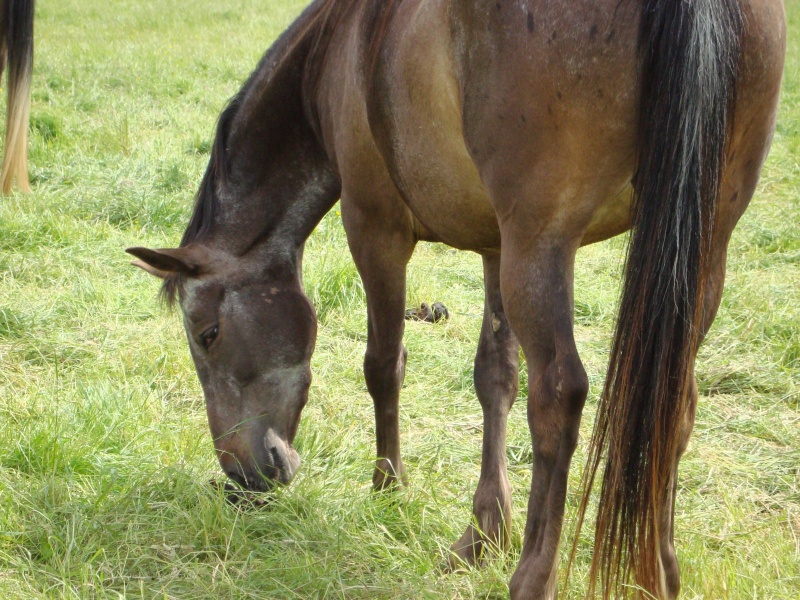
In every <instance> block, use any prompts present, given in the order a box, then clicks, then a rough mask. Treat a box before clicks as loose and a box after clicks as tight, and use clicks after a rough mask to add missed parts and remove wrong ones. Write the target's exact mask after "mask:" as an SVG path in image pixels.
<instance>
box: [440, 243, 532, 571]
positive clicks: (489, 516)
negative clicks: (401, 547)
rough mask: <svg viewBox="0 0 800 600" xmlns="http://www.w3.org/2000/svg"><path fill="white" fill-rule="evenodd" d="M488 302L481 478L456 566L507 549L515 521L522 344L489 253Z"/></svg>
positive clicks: (481, 357) (479, 376) (480, 371)
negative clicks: (510, 457) (513, 426)
mask: <svg viewBox="0 0 800 600" xmlns="http://www.w3.org/2000/svg"><path fill="white" fill-rule="evenodd" d="M483 280H484V289H485V296H486V298H485V303H484V308H483V325H482V326H481V337H480V341H479V343H478V353H477V355H476V356H475V391H476V392H477V395H478V400H479V401H480V403H481V408H482V409H483V453H482V457H481V477H480V480H479V481H478V488H477V490H476V491H475V496H474V498H473V501H472V512H473V517H474V520H473V522H472V523H471V524H470V525H469V526H468V527H467V531H466V532H465V533H464V535H463V536H462V537H461V539H460V540H458V541H457V542H456V543H455V544H453V546H452V547H451V551H452V552H453V556H452V557H451V561H450V562H451V566H453V567H457V566H458V564H459V563H461V562H462V561H463V562H466V563H468V564H474V563H475V562H477V561H478V560H480V557H481V555H482V553H483V551H484V549H485V548H486V547H487V546H488V547H490V548H491V547H496V548H498V549H501V550H505V549H506V548H507V547H508V542H509V535H508V532H509V527H510V524H511V486H510V485H509V483H508V473H507V472H506V421H507V419H508V411H509V410H510V409H511V406H512V405H513V404H514V400H515V399H516V397H517V390H518V387H519V344H518V343H517V338H516V337H515V336H514V334H513V333H512V332H511V328H510V327H509V326H508V321H507V320H506V315H505V311H504V310H503V301H502V298H501V297H500V257H499V256H496V255H494V256H484V258H483Z"/></svg>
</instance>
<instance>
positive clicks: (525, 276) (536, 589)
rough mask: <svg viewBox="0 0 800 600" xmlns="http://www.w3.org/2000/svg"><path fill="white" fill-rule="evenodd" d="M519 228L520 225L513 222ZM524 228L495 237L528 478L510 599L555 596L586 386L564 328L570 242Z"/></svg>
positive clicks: (568, 309) (568, 328) (568, 325)
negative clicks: (518, 352) (523, 404)
mask: <svg viewBox="0 0 800 600" xmlns="http://www.w3.org/2000/svg"><path fill="white" fill-rule="evenodd" d="M520 229H522V228H520ZM526 237H527V232H525V231H517V232H516V235H515V234H513V233H512V234H510V235H507V236H506V237H504V238H503V265H502V269H501V286H502V292H503V304H504V306H505V308H506V314H507V315H508V320H509V323H510V325H511V327H512V329H513V330H514V333H515V334H516V335H517V338H518V339H519V342H520V344H521V346H522V349H523V350H524V352H525V359H526V361H527V364H528V382H529V384H528V385H529V389H528V425H529V427H530V430H531V438H532V441H533V477H532V481H531V494H530V498H529V501H528V517H527V522H526V524H525V542H524V546H523V549H522V556H521V557H520V563H519V566H518V567H517V570H516V572H515V573H514V576H513V577H512V578H511V583H510V586H509V587H510V591H511V597H512V598H519V599H521V598H524V599H526V600H532V599H541V600H544V599H547V600H551V599H554V598H555V597H556V594H557V585H556V580H557V573H558V546H559V541H560V537H561V527H562V524H563V521H564V503H565V499H566V490H567V475H568V473H569V466H570V461H571V459H572V454H573V453H574V451H575V447H576V445H577V442H578V428H579V425H580V419H581V412H582V410H583V406H584V403H585V401H586V395H587V393H588V390H589V381H588V378H587V376H586V371H585V370H584V368H583V365H582V364H581V361H580V358H579V357H578V351H577V349H576V347H575V339H574V337H573V327H572V310H573V309H572V306H573V295H572V286H573V281H572V273H573V263H574V258H575V249H574V246H577V244H574V245H570V242H569V241H567V240H561V241H558V242H557V241H554V240H553V238H549V239H550V241H545V240H547V239H548V238H546V237H545V236H542V238H541V240H542V241H541V242H534V243H531V242H530V240H528V239H526Z"/></svg>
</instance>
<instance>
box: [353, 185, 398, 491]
mask: <svg viewBox="0 0 800 600" xmlns="http://www.w3.org/2000/svg"><path fill="white" fill-rule="evenodd" d="M389 208H390V207H384V206H380V205H379V204H378V203H375V205H374V206H373V207H372V209H371V210H362V209H360V208H359V207H358V206H354V205H350V204H348V203H347V201H346V199H345V198H343V201H342V214H343V218H344V223H345V229H346V230H347V240H348V243H349V245H350V251H351V253H352V255H353V260H354V261H355V263H356V267H357V268H358V271H359V274H360V275H361V280H362V282H363V283H364V291H365V292H366V296H367V351H366V354H365V356H364V378H365V379H366V383H367V389H368V390H369V393H370V395H371V396H372V401H373V404H374V407H375V438H376V441H377V452H378V454H377V461H376V465H375V472H374V474H373V476H372V485H373V487H374V488H375V489H384V488H386V487H388V486H391V485H392V484H394V483H395V482H397V481H402V480H403V478H404V474H405V469H404V467H403V462H402V460H401V459H400V431H399V404H400V388H401V387H402V385H403V378H404V376H405V366H406V349H405V347H404V346H403V329H404V326H405V321H404V317H405V300H406V265H407V264H408V261H409V259H410V258H411V254H412V252H413V250H414V238H413V236H412V234H411V229H410V227H403V225H402V224H403V223H406V222H407V218H406V219H403V218H402V215H400V216H395V215H392V214H386V213H385V212H384V211H388V210H389Z"/></svg>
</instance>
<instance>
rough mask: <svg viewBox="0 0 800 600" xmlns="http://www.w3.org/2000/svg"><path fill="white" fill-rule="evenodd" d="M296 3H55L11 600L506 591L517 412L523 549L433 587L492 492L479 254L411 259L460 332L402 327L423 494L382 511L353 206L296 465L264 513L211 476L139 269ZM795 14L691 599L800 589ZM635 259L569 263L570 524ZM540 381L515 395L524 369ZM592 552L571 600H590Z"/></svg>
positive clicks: (723, 377)
mask: <svg viewBox="0 0 800 600" xmlns="http://www.w3.org/2000/svg"><path fill="white" fill-rule="evenodd" d="M302 5H303V1H302V0H260V1H255V0H237V1H236V2H224V3H222V2H211V1H209V0H198V1H195V2H189V1H188V0H164V1H162V2H133V1H130V0H119V1H117V2H113V3H107V2H99V1H89V0H59V1H58V2H55V1H43V2H41V3H39V6H38V10H37V21H36V44H37V47H36V66H35V72H34V81H33V105H32V121H31V122H32V139H31V164H32V178H33V185H34V193H33V194H32V195H30V196H13V197H10V198H4V199H0V597H2V598H9V599H28V598H120V597H126V598H140V597H141V598H156V597H157V598H181V599H182V598H192V599H200V598H232V599H233V598H237V599H238V598H313V597H330V598H387V599H388V598H443V599H444V598H502V597H505V596H506V595H507V587H506V586H507V581H508V579H509V577H510V575H511V573H512V572H513V569H514V567H515V565H516V562H517V560H518V555H519V550H520V545H521V530H522V526H523V521H524V510H525V506H526V501H527V489H528V486H529V481H530V460H531V451H530V439H529V434H528V431H527V426H526V422H525V410H524V401H521V402H520V403H519V405H518V406H517V407H516V408H515V410H514V411H513V414H512V417H511V420H510V423H509V450H508V456H509V463H510V464H509V469H510V478H511V482H512V486H513V489H514V508H515V514H514V519H515V520H514V523H513V531H512V540H513V548H512V550H511V552H510V553H509V555H508V556H507V557H502V558H496V559H494V560H492V561H490V563H489V564H488V566H487V567H486V568H485V569H483V570H478V571H471V572H468V573H460V574H452V575H448V574H444V573H443V572H442V570H441V569H440V567H441V566H442V565H443V563H444V561H445V556H446V550H447V548H448V546H449V545H450V543H452V542H453V541H454V540H455V539H456V538H457V537H458V536H459V535H460V533H461V532H462V530H463V528H464V527H465V526H466V524H467V521H468V519H469V515H470V507H471V496H472V493H473V491H474V488H475V485H476V483H477V479H478V473H479V459H480V434H481V417H480V410H479V407H478V404H477V401H476V400H475V398H474V390H473V386H472V375H471V364H472V359H473V355H474V351H475V345H476V342H477V338H478V331H479V327H480V315H481V312H482V302H483V294H482V283H481V266H480V261H479V259H478V258H477V257H476V256H474V255H470V254H465V253H459V252H456V251H454V250H451V249H448V248H445V247H439V246H432V245H422V246H421V247H420V248H419V250H418V252H417V254H416V256H415V258H414V261H413V263H412V267H411V270H410V274H409V277H410V279H409V297H408V304H409V306H410V305H413V304H419V303H420V302H421V301H433V300H437V301H442V302H444V303H445V304H446V305H447V306H448V307H449V308H450V310H451V312H452V314H453V317H452V319H451V321H450V322H449V323H447V324H445V325H437V326H429V325H424V324H417V323H410V324H409V325H408V327H407V335H406V343H407V346H408V349H409V365H408V373H407V378H406V385H405V388H404V391H403V408H402V413H401V426H402V438H403V444H404V453H405V454H404V456H405V460H406V464H407V467H408V470H409V475H410V480H409V481H410V484H409V486H408V487H407V488H406V489H403V490H401V491H399V492H397V493H395V494H382V495H376V494H372V493H370V481H371V474H372V461H373V455H374V449H373V420H372V403H371V400H370V398H369V396H368V394H367V392H366V388H365V385H364V382H363V378H362V374H361V361H362V356H363V352H364V346H365V339H366V323H365V307H364V294H363V290H362V287H361V284H360V281H359V279H358V276H357V273H356V271H355V269H354V267H353V265H352V262H351V260H350V257H349V253H348V251H347V247H346V243H345V241H344V235H343V232H342V229H341V225H340V223H339V220H338V216H337V214H336V211H332V212H331V213H330V214H329V215H328V216H327V217H326V218H325V220H324V221H323V223H322V224H321V226H320V228H319V229H318V231H317V232H316V233H315V234H314V236H313V237H312V239H311V240H310V242H309V245H308V251H307V253H306V257H307V258H306V265H305V277H306V285H307V288H308V291H309V295H310V297H311V298H312V300H313V301H314V303H315V305H316V307H317V310H318V312H319V314H320V333H319V340H318V343H317V350H316V354H315V356H314V360H313V365H312V366H313V369H314V374H315V379H314V383H313V386H312V390H311V401H310V403H309V405H308V407H307V408H306V410H305V412H304V416H303V422H302V424H301V429H300V433H299V437H298V440H297V446H298V449H299V451H300V453H301V455H302V456H303V458H304V465H303V467H302V469H301V470H300V473H299V474H298V477H297V479H296V481H295V482H294V483H293V484H292V485H291V486H290V487H288V488H285V489H281V490H278V491H277V493H276V494H275V499H274V502H272V503H271V504H270V505H269V506H268V507H267V508H266V509H264V510H258V511H250V512H239V511H237V510H235V509H233V508H231V507H230V506H229V505H227V504H226V502H225V501H224V498H223V497H222V495H221V493H219V492H218V491H215V490H214V489H213V488H212V486H210V485H209V483H208V482H209V480H211V479H213V478H218V477H219V471H218V467H217V464H216V459H215V457H214V453H213V450H212V444H211V440H210V435H209V433H208V431H207V425H206V419H205V412H204V407H203V400H202V394H201V391H200V388H199V385H198V382H197V379H196V377H195V374H194V369H193V366H192V363H191V360H190V358H189V354H188V351H187V348H186V343H185V341H184V334H183V331H182V328H181V325H180V322H179V318H178V316H177V315H175V314H169V313H166V312H163V311H162V310H161V309H160V308H159V306H158V303H157V301H156V292H157V283H156V282H155V281H154V280H152V279H151V278H149V277H146V276H145V275H144V274H142V273H141V272H140V271H138V270H136V269H133V268H131V267H129V266H128V257H127V255H125V254H124V253H123V251H122V249H123V248H125V247H126V246H129V245H134V244H136V245H148V246H153V247H163V246H171V245H175V244H177V242H178V240H179V239H180V235H181V233H182V230H183V226H184V224H185V223H186V222H187V220H188V215H189V210H190V206H191V201H192V195H193V193H194V191H195V188H196V186H197V185H198V183H199V180H200V176H201V174H202V171H203V169H204V167H205V163H206V162H207V160H208V152H209V148H210V139H211V135H212V131H213V126H214V122H215V119H216V117H217V115H218V113H219V111H220V109H221V107H222V106H223V104H224V102H225V100H226V98H228V97H229V96H230V95H232V94H233V93H234V92H235V91H236V90H237V89H238V86H239V84H240V82H241V81H243V80H244V78H245V77H246V76H247V75H248V73H249V71H250V69H252V68H253V67H254V66H255V64H256V62H257V60H258V58H259V57H260V55H261V54H262V53H263V51H264V50H265V49H266V48H267V46H268V45H269V44H270V43H271V41H272V40H273V39H274V38H275V37H276V36H277V35H278V34H279V33H280V31H282V30H283V29H284V28H285V26H286V25H288V23H289V22H290V21H291V19H292V18H293V17H294V16H295V15H296V14H297V13H298V12H299V11H300V9H301V7H302ZM787 9H788V10H789V12H790V21H791V35H790V37H789V43H790V49H789V58H788V63H787V70H786V80H785V86H784V97H783V105H782V109H781V115H780V119H779V124H778V130H777V133H776V136H775V142H774V146H773V151H772V154H771V156H770V159H769V161H768V163H767V165H766V168H765V170H764V174H763V177H762V181H761V185H760V187H759V190H758V193H757V195H756V197H755V199H754V201H753V203H752V206H751V208H750V210H749V211H748V212H747V213H746V215H745V216H744V218H743V219H742V222H741V224H740V226H739V228H738V229H737V231H736V233H735V235H734V238H733V241H732V243H731V248H730V250H731V252H730V262H729V268H728V281H727V288H726V292H725V296H724V298H723V303H722V308H721V310H720V313H719V316H718V318H717V321H716V323H715V325H714V327H713V329H712V331H711V333H710V335H709V337H708V341H707V343H706V345H705V346H704V348H703V350H702V352H701V356H700V358H699V361H698V366H697V372H698V379H699V384H700V390H701V395H702V398H701V402H700V408H699V414H698V421H697V426H696V429H695V435H694V437H693V439H692V443H691V446H690V449H689V451H688V453H687V456H686V458H685V459H684V461H683V463H682V466H681V479H680V484H681V487H680V492H679V498H678V510H677V532H676V538H677V546H678V553H679V558H680V560H681V564H682V567H683V573H684V576H683V582H684V595H683V597H684V598H742V599H744V598H748V599H749V598H759V599H760V598H786V599H796V598H799V597H800V566H798V565H800V225H799V224H800V164H798V156H800V48H798V39H800V6H798V3H796V2H787ZM622 249H623V242H622V240H612V241H610V242H608V243H605V244H600V245H597V246H593V247H590V248H586V249H585V250H583V251H582V252H581V254H580V259H579V265H578V268H577V274H576V275H577V281H576V337H577V341H578V345H579V349H580V351H581V354H582V357H583V359H584V362H585V365H586V369H587V371H588V373H589V377H590V381H591V396H590V401H589V406H588V407H587V411H586V418H585V419H584V424H583V431H582V438H583V442H582V444H581V446H580V448H579V450H578V453H577V454H576V458H575V461H574V465H575V467H574V469H573V473H572V475H571V489H570V493H569V497H568V510H569V515H568V519H569V518H571V517H572V515H573V512H574V509H575V506H576V503H577V482H578V478H579V475H580V470H581V468H582V465H583V462H584V458H585V453H584V450H585V448H584V445H583V444H584V443H585V440H586V438H587V437H588V434H589V431H590V428H591V421H592V416H593V413H594V406H595V401H596V398H597V395H598V393H599V390H600V386H601V384H602V380H603V374H604V369H605V363H606V356H607V348H608V345H609V336H610V332H611V329H612V326H613V322H614V313H615V309H614V306H615V303H616V298H617V292H618V286H619V272H620V261H621V256H622ZM522 384H523V385H522V391H521V395H520V397H521V398H522V397H523V394H524V391H525V390H526V388H527V386H526V379H525V375H524V374H523V376H522ZM570 522H571V521H570ZM570 522H568V524H567V530H569V528H570V525H569V523H570ZM584 538H585V539H584V540H582V543H581V545H580V547H579V564H578V568H577V570H576V572H575V574H574V577H573V579H572V580H571V582H570V590H569V593H567V594H565V597H569V598H572V597H575V598H577V597H580V592H581V590H582V589H583V585H584V583H585V582H584V578H585V574H586V565H587V557H588V554H589V551H590V542H589V533H588V532H586V533H585V534H584Z"/></svg>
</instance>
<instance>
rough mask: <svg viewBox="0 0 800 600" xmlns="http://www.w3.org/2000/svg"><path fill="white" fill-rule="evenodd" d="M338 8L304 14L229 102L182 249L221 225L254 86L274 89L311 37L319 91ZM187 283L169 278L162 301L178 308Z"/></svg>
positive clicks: (321, 6)
mask: <svg viewBox="0 0 800 600" xmlns="http://www.w3.org/2000/svg"><path fill="white" fill-rule="evenodd" d="M336 4H337V3H336V1H335V0H318V1H317V2H315V3H313V4H312V5H311V6H309V7H308V8H307V9H306V10H305V11H303V13H302V14H301V15H300V16H299V17H298V18H297V20H296V21H295V22H294V23H293V24H292V25H291V26H290V27H289V28H288V29H287V30H286V31H285V32H284V33H283V34H281V36H280V37H279V38H278V40H277V41H276V42H275V43H274V44H273V45H272V46H271V47H270V48H269V50H267V52H266V53H265V54H264V56H263V57H262V58H261V60H260V61H259V63H258V65H257V66H256V68H255V69H254V70H253V72H252V73H251V74H250V76H249V77H248V78H247V81H245V83H244V85H242V87H241V88H240V89H239V91H238V92H237V93H236V94H235V95H234V96H233V97H232V98H231V99H230V100H229V101H228V104H227V105H226V107H225V109H224V110H223V111H222V113H221V114H220V116H219V119H218V121H217V126H216V131H215V134H214V143H213V145H212V148H211V157H210V159H209V162H208V167H206V171H205V174H204V175H203V179H202V181H201V183H200V188H199V189H198V191H197V195H196V196H195V202H194V210H193V211H192V216H191V218H190V220H189V224H188V225H187V226H186V230H185V231H184V233H183V237H182V238H181V243H180V247H181V248H182V247H184V246H188V245H189V244H192V243H194V242H201V241H203V240H205V239H207V237H208V235H209V233H210V232H211V229H212V227H213V225H214V223H215V222H216V218H217V214H218V212H219V204H220V201H219V196H218V194H217V190H218V189H219V188H220V186H222V185H224V184H226V183H227V182H228V174H229V165H228V151H229V147H228V138H229V135H230V131H231V127H232V123H233V121H234V119H235V118H236V117H237V115H238V114H239V111H240V109H241V108H242V106H243V105H244V103H245V101H246V100H247V98H248V96H249V94H250V93H251V91H253V88H255V87H259V88H261V86H262V85H269V82H270V80H271V79H272V77H273V75H274V74H275V73H276V72H277V71H278V70H279V68H280V67H281V66H282V65H284V63H285V61H286V60H287V58H289V57H292V56H293V54H294V53H293V50H295V49H296V48H297V47H298V46H299V45H301V44H303V43H305V42H307V41H308V40H309V36H310V37H311V38H312V40H313V41H312V43H311V45H310V51H309V52H308V54H307V55H306V58H305V64H304V66H305V68H304V70H303V78H304V81H303V89H304V92H308V91H310V89H313V88H314V87H315V86H316V83H317V81H318V75H316V73H317V71H318V70H320V69H321V68H322V66H323V65H322V63H323V60H321V59H320V56H321V55H323V54H324V51H325V47H326V42H327V38H328V37H329V33H330V25H331V21H332V19H331V16H332V12H333V11H332V8H333V6H335V5H336ZM309 73H313V74H309ZM306 98H308V94H304V102H305V104H306V106H304V110H305V111H306V113H309V112H311V107H310V103H309V102H308V101H307V100H306ZM182 283H183V282H182V277H181V275H180V274H171V275H168V276H167V277H166V278H165V279H164V283H163V285H162V287H161V292H160V296H161V299H162V301H163V302H164V303H165V304H166V305H167V306H169V307H172V306H174V304H175V300H176V298H177V295H178V293H179V292H180V289H181V287H182Z"/></svg>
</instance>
